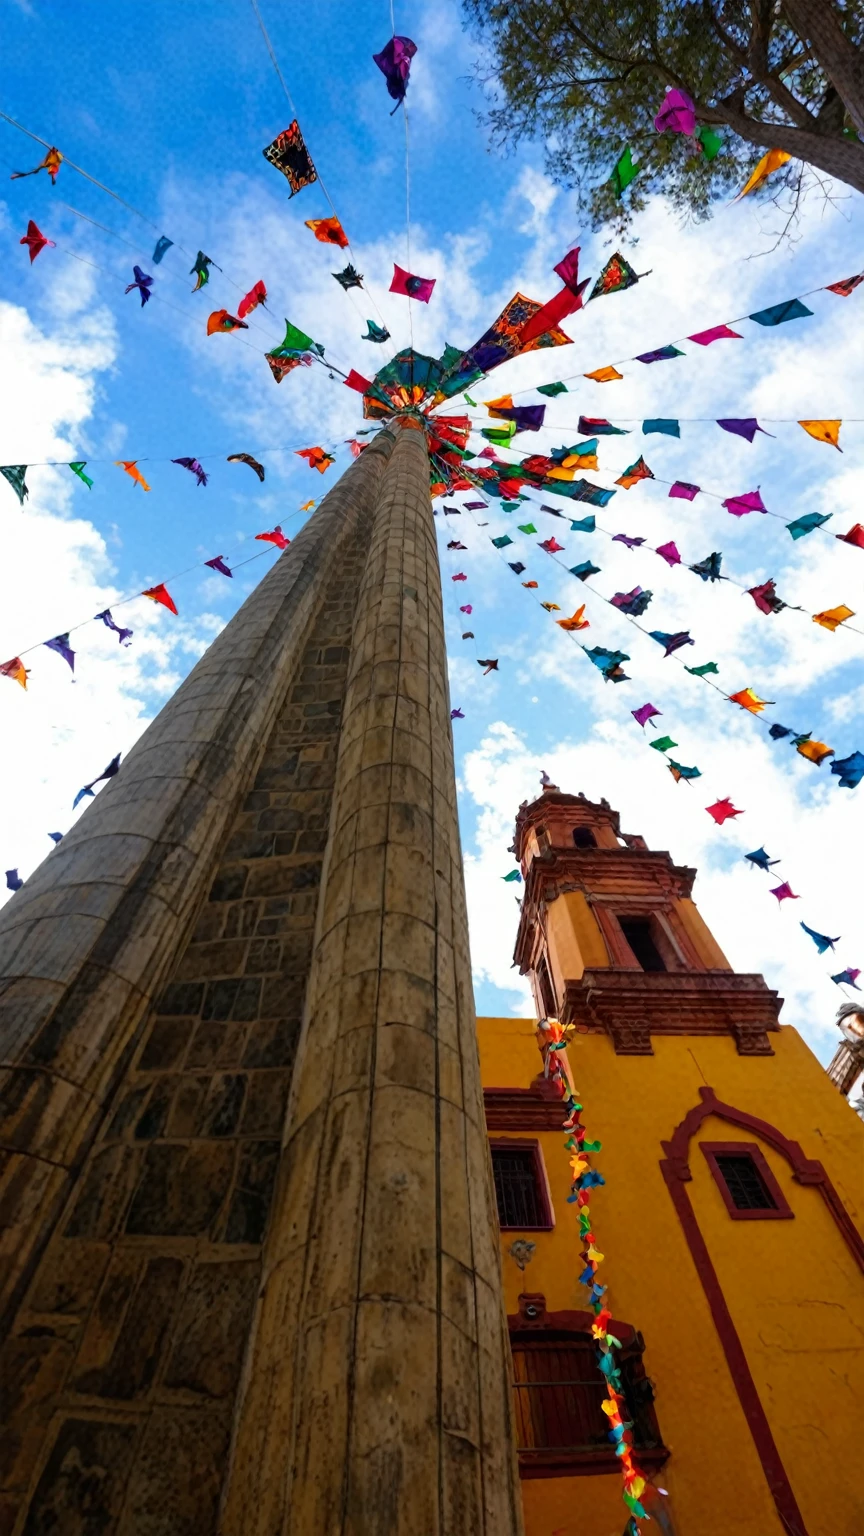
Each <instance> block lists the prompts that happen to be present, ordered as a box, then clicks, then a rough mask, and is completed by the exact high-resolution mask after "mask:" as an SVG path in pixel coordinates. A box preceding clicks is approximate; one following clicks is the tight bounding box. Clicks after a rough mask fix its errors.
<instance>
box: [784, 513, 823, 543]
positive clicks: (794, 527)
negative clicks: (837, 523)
mask: <svg viewBox="0 0 864 1536" xmlns="http://www.w3.org/2000/svg"><path fill="white" fill-rule="evenodd" d="M831 516H832V514H831V513H830V512H824V513H823V512H805V513H804V516H803V517H796V518H795V521H794V522H792V523H787V524H786V532H787V533H788V534H791V536H792V538H793V539H803V538H804V535H805V534H807V533H812V532H813V530H814V528H821V527H822V524H823V523H828V522H830V521H831Z"/></svg>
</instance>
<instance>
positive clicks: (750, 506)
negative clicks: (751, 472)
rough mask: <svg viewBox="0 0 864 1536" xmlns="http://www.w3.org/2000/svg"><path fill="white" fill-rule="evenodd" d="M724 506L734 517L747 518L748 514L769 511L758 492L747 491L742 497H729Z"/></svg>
mask: <svg viewBox="0 0 864 1536" xmlns="http://www.w3.org/2000/svg"><path fill="white" fill-rule="evenodd" d="M723 506H724V507H725V508H726V511H727V512H731V513H732V516H733V517H746V515H747V513H748V512H767V511H768V508H767V507H766V505H765V503H764V501H763V500H762V497H761V496H760V494H759V492H758V491H745V492H744V494H743V495H742V496H727V498H726V500H725V501H724V502H723Z"/></svg>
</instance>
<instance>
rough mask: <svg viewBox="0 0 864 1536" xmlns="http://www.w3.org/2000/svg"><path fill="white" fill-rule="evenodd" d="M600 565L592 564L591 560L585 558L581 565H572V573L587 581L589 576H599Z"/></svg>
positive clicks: (580, 579)
mask: <svg viewBox="0 0 864 1536" xmlns="http://www.w3.org/2000/svg"><path fill="white" fill-rule="evenodd" d="M599 573H600V567H599V565H592V564H591V561H590V560H583V561H582V564H581V565H571V567H570V575H571V576H575V577H577V579H578V580H579V581H587V580H588V577H589V576H598V575H599Z"/></svg>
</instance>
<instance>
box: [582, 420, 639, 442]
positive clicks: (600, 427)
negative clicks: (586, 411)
mask: <svg viewBox="0 0 864 1536" xmlns="http://www.w3.org/2000/svg"><path fill="white" fill-rule="evenodd" d="M577 431H579V432H582V433H584V435H585V437H627V435H628V431H629V428H627V427H613V425H612V423H611V421H607V420H606V419H605V417H603V416H580V417H579V424H578V427H577Z"/></svg>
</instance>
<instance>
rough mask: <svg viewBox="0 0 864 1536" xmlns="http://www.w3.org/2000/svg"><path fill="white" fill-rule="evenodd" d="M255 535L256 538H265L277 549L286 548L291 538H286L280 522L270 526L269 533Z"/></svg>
mask: <svg viewBox="0 0 864 1536" xmlns="http://www.w3.org/2000/svg"><path fill="white" fill-rule="evenodd" d="M255 537H256V539H264V540H266V542H267V543H268V544H275V545H276V548H277V549H287V548H288V545H289V544H290V543H291V540H290V539H286V537H285V535H284V533H283V532H282V524H281V523H277V524H276V527H275V528H271V529H270V532H269V533H256V535H255Z"/></svg>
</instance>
